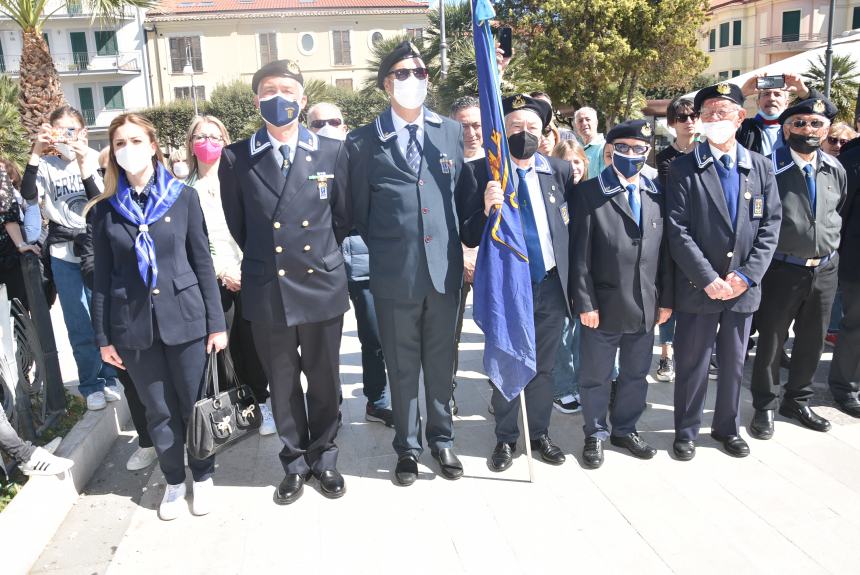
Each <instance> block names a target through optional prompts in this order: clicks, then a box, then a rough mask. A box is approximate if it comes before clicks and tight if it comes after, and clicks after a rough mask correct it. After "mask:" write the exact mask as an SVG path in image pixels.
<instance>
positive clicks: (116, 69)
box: [0, 52, 141, 76]
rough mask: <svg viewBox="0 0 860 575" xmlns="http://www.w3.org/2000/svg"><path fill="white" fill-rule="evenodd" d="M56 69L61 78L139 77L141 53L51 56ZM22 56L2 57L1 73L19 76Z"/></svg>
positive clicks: (75, 53)
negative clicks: (105, 75)
mask: <svg viewBox="0 0 860 575" xmlns="http://www.w3.org/2000/svg"><path fill="white" fill-rule="evenodd" d="M51 57H52V58H53V60H54V67H55V68H56V69H57V73H58V74H59V75H60V76H84V75H86V76H97V75H101V74H108V75H115V74H120V75H137V74H139V73H140V66H141V54H140V52H120V53H118V54H114V55H110V56H105V55H99V54H97V53H95V52H72V53H69V54H51ZM20 64H21V55H20V54H9V55H7V56H2V57H0V73H5V74H9V75H10V76H18V75H19V72H20Z"/></svg>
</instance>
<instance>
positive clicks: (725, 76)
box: [719, 71, 729, 81]
mask: <svg viewBox="0 0 860 575" xmlns="http://www.w3.org/2000/svg"><path fill="white" fill-rule="evenodd" d="M719 77H720V81H723V80H728V79H729V73H728V72H727V71H726V72H720V75H719Z"/></svg>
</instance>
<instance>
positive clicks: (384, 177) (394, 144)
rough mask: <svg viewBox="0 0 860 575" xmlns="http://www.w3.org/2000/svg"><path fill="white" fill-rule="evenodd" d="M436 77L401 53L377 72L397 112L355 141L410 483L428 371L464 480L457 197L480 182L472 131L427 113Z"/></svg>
mask: <svg viewBox="0 0 860 575" xmlns="http://www.w3.org/2000/svg"><path fill="white" fill-rule="evenodd" d="M427 76H428V72H427V67H426V66H425V65H424V62H423V60H422V59H421V54H420V53H419V52H418V49H417V48H416V47H415V46H414V45H412V44H411V43H410V42H403V43H401V44H399V45H398V46H397V47H395V48H394V50H393V51H392V52H391V53H390V54H388V55H387V56H386V57H385V58H384V59H383V61H382V63H381V64H380V67H379V71H378V74H377V86H378V87H379V89H380V90H384V91H385V93H386V94H388V96H389V97H390V98H391V107H390V108H388V109H387V110H385V111H384V112H383V113H382V114H380V115H379V116H378V117H377V118H376V120H374V121H373V122H372V123H370V124H368V125H366V126H363V127H361V128H359V129H357V130H355V131H353V132H352V133H350V135H349V136H348V138H347V149H348V151H349V178H350V186H351V188H350V189H351V191H352V198H353V208H354V210H353V214H354V219H355V227H356V229H358V231H359V233H360V234H361V236H362V238H364V240H365V242H366V243H367V247H368V251H369V253H370V291H371V293H372V294H373V300H374V303H375V304H376V316H377V319H378V320H379V335H380V338H381V340H382V350H383V353H384V355H385V364H386V366H387V368H388V381H389V386H390V388H391V409H392V412H393V416H394V429H395V434H394V442H393V446H394V450H395V452H396V453H397V457H398V461H397V466H396V468H395V470H394V475H395V479H396V480H397V482H398V483H399V484H400V485H412V484H413V483H414V482H415V480H416V479H417V478H418V458H419V457H420V455H421V452H422V451H423V445H422V442H421V413H420V410H419V408H418V379H419V375H420V373H421V371H422V369H423V372H424V390H425V398H426V405H427V422H426V423H427V429H426V435H427V443H428V444H429V446H430V452H431V454H432V455H433V458H434V459H436V461H437V462H438V463H439V466H440V470H441V473H442V475H443V476H444V477H446V478H447V479H457V478H459V477H461V476H462V475H463V466H462V464H461V463H460V460H459V459H458V458H457V456H456V455H455V453H454V449H453V440H454V435H453V421H452V418H451V406H450V401H451V394H452V389H453V388H452V381H453V370H454V353H455V349H454V334H455V331H456V327H457V310H458V309H459V304H460V289H461V288H462V285H463V252H462V249H461V247H460V236H459V233H458V220H457V211H456V208H455V202H454V197H455V188H456V187H457V186H458V185H461V184H459V183H458V182H465V181H467V180H470V179H469V178H461V175H462V173H463V128H462V127H461V126H460V124H458V123H457V122H454V121H453V120H449V119H447V118H443V117H441V116H439V115H438V114H436V113H435V112H432V111H431V110H429V109H427V108H425V107H424V99H425V97H426V94H427Z"/></svg>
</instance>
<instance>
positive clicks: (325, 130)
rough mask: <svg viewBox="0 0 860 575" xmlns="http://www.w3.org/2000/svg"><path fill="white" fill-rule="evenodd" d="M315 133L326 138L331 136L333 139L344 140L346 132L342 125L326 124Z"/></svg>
mask: <svg viewBox="0 0 860 575" xmlns="http://www.w3.org/2000/svg"><path fill="white" fill-rule="evenodd" d="M317 135H319V136H323V137H326V138H333V139H335V140H340V141H344V140H346V132H344V131H343V126H342V125H341V126H337V127H335V126H331V125H329V124H326V125H325V126H323V127H322V128H320V129H319V131H318V132H317Z"/></svg>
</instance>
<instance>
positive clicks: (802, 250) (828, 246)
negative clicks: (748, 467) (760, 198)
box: [749, 98, 846, 439]
mask: <svg viewBox="0 0 860 575" xmlns="http://www.w3.org/2000/svg"><path fill="white" fill-rule="evenodd" d="M837 112H838V110H837V109H836V106H834V105H833V104H832V103H830V101H829V100H827V99H825V98H809V99H806V100H801V101H798V102H795V103H794V105H792V106H791V107H790V108H788V109H786V110H785V111H784V112H783V113H782V115H780V117H779V121H780V123H781V124H782V133H783V137H784V140H785V142H786V144H787V145H786V146H784V147H782V148H778V149H777V150H776V151H775V152H774V153H773V154H772V155H771V160H772V162H773V170H774V172H775V174H776V184H777V189H778V190H779V197H780V200H781V202H782V224H781V226H780V232H779V244H778V245H777V247H776V253H775V254H774V256H773V261H772V262H771V264H770V267H769V268H768V270H767V273H766V274H765V275H764V278H763V279H762V283H761V286H762V287H761V289H762V302H761V307H759V310H758V312H757V313H756V325H757V327H758V331H759V336H758V351H757V353H756V356H755V364H754V366H753V374H752V386H751V389H752V397H753V407H755V414H754V415H753V419H752V422H751V423H750V427H749V432H750V435H752V436H753V437H755V438H757V439H770V438H771V437H772V436H773V432H774V425H773V416H774V410H775V409H776V408H777V405H779V413H780V415H783V416H785V417H787V418H789V419H794V420H796V421H798V422H799V423H800V424H801V425H803V426H804V427H807V428H809V429H812V430H815V431H828V430H829V429H830V422H828V421H827V420H826V419H824V418H823V417H821V416H819V415H818V414H816V413H815V412H814V411H812V408H810V407H809V400H810V399H811V398H812V396H813V395H814V393H813V390H812V377H813V376H814V375H815V369H816V368H817V367H818V361H819V360H820V359H821V351H822V349H823V347H824V336H825V335H826V333H827V325H828V324H829V323H830V308H831V306H832V305H833V298H834V297H835V296H836V286H837V283H838V275H839V254H838V253H837V251H836V250H837V249H838V248H839V238H840V232H841V228H842V218H841V217H840V215H839V212H840V210H841V209H842V205H843V204H844V202H845V198H846V175H845V170H844V169H843V168H842V166H841V165H840V164H839V161H838V160H836V158H833V157H832V156H830V155H828V154H825V153H824V152H822V151H821V142H822V140H823V139H824V138H826V137H827V131H828V128H829V127H830V121H831V120H832V119H833V118H834V117H836V114H837ZM792 322H794V345H793V346H792V348H791V364H790V367H789V370H788V381H787V382H786V384H785V389H784V390H783V393H782V401H781V402H780V398H779V391H780V374H779V367H780V355H781V350H782V346H783V343H784V342H785V339H786V336H787V334H788V328H789V327H790V326H791V324H792Z"/></svg>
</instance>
